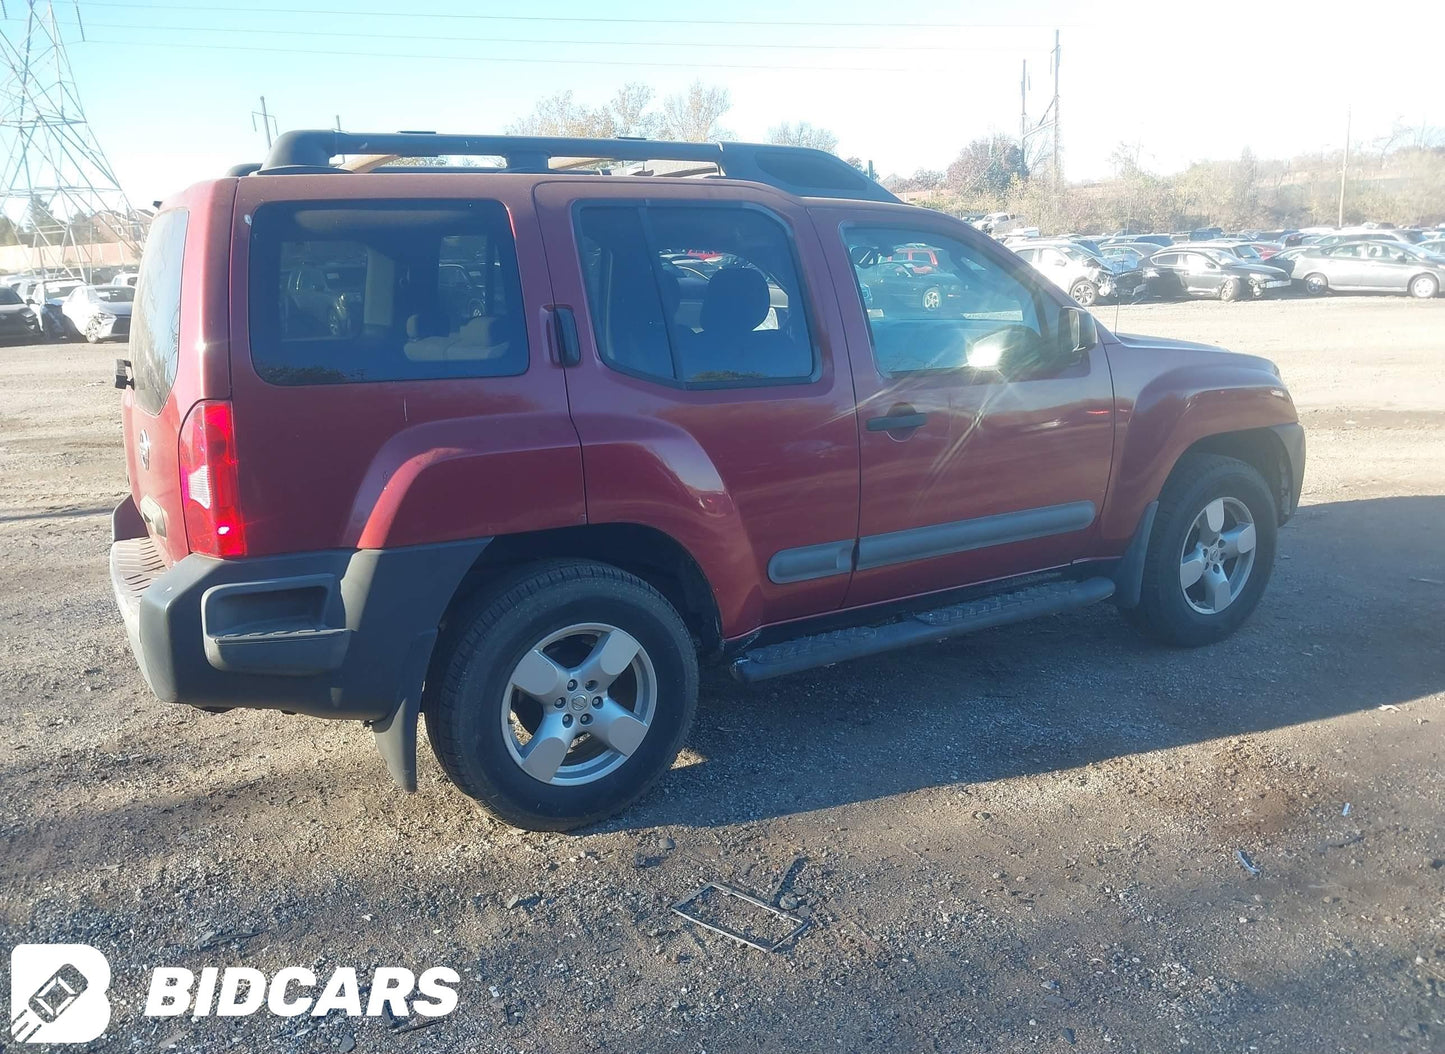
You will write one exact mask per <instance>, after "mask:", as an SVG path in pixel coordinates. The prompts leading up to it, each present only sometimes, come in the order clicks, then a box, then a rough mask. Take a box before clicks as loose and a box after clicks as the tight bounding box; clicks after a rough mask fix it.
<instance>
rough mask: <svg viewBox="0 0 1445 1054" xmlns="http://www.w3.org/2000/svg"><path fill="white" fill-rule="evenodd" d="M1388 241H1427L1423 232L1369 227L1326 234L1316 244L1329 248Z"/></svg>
mask: <svg viewBox="0 0 1445 1054" xmlns="http://www.w3.org/2000/svg"><path fill="white" fill-rule="evenodd" d="M1361 240H1364V241H1386V242H1404V243H1406V244H1409V245H1414V244H1416V243H1417V242H1422V241H1424V240H1425V234H1424V232H1423V231H1410V230H1401V229H1399V228H1395V227H1369V228H1361V229H1357V230H1350V231H1339V232H1337V233H1335V234H1326V235H1324V236H1323V237H1321V238H1320V239H1319V240H1317V241H1316V242H1315V243H1314V244H1315V245H1316V246H1318V247H1320V248H1322V249H1323V248H1328V247H1329V246H1331V245H1339V244H1340V243H1341V242H1352V241H1361Z"/></svg>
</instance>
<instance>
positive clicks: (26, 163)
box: [0, 0, 144, 279]
mask: <svg viewBox="0 0 1445 1054" xmlns="http://www.w3.org/2000/svg"><path fill="white" fill-rule="evenodd" d="M18 2H19V3H23V4H24V5H25V15H24V31H23V35H21V32H20V31H19V30H18V29H17V30H15V31H14V32H11V31H8V30H7V31H6V32H4V33H3V34H0V59H3V62H4V66H5V69H4V76H5V85H4V89H3V93H0V156H3V157H4V159H5V161H4V165H5V167H4V168H3V169H0V194H3V201H0V212H3V214H4V216H5V218H6V219H8V220H9V221H10V224H11V227H12V230H13V232H14V234H15V236H16V238H17V239H18V240H19V241H20V243H21V244H22V245H28V246H31V247H33V249H34V250H35V251H34V252H33V253H32V254H31V255H32V259H31V264H30V265H31V266H33V267H35V268H37V269H40V270H44V271H45V272H46V273H47V274H52V275H69V276H73V277H81V278H87V279H88V278H90V271H91V270H92V268H94V267H96V266H97V265H101V264H121V263H128V262H132V261H134V260H135V259H137V258H138V256H139V252H140V243H141V242H142V241H143V240H144V219H143V217H142V216H140V215H139V214H138V213H136V212H135V210H133V209H132V208H131V207H130V202H129V201H127V200H126V196H125V193H124V192H123V191H122V190H121V189H120V184H119V182H117V180H116V178H115V173H114V172H113V171H112V170H111V167H110V162H109V161H107V160H106V158H105V152H104V151H103V150H101V148H100V143H99V141H97V139H96V138H95V133H94V131H93V130H92V129H91V127H90V124H89V123H88V122H87V121H86V119H85V110H84V108H83V107H82V106H81V104H80V94H79V92H78V91H77V90H76V87H75V75H74V73H73V71H72V70H71V66H70V59H69V57H68V56H67V55H66V52H65V41H64V40H63V39H62V37H61V32H60V22H59V21H58V20H57V19H56V15H55V5H54V3H53V0H18ZM16 3H17V0H8V6H9V7H12V8H13V7H14V6H15V5H16ZM6 6H7V0H0V14H3V15H4V16H5V17H6V18H7V19H8V18H9V15H10V12H9V11H6V10H5V7H6ZM18 21H20V20H19V19H17V22H18ZM73 28H75V29H76V30H77V31H78V32H79V33H80V37H81V39H82V40H84V39H85V30H84V26H83V25H82V24H81V22H80V8H79V5H78V4H77V5H76V8H75V23H74V26H73Z"/></svg>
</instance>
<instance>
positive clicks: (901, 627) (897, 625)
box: [729, 578, 1114, 682]
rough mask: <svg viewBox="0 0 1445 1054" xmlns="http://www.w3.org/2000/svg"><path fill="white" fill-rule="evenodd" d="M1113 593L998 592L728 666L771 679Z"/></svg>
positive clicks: (1094, 585)
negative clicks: (979, 598)
mask: <svg viewBox="0 0 1445 1054" xmlns="http://www.w3.org/2000/svg"><path fill="white" fill-rule="evenodd" d="M1113 595H1114V582H1113V580H1112V579H1108V578H1088V579H1085V580H1084V581H1082V582H1050V583H1048V584H1046V585H1037V586H1026V587H1025V588H1023V589H1019V590H1016V591H1015V592H1012V593H999V594H996V595H994V596H990V597H984V598H983V599H981V600H969V601H965V602H964V603H962V604H953V605H951V606H949V607H946V608H936V609H934V610H932V611H920V612H918V613H916V614H913V615H909V616H907V617H905V618H902V619H899V620H898V621H896V622H886V623H884V624H883V625H881V626H856V627H854V628H851V629H840V630H833V631H831V632H829V633H819V634H818V635H816V636H813V637H799V638H798V639H797V640H789V641H783V642H782V643H781V644H768V645H765V646H764V647H761V648H754V649H753V650H752V651H748V652H745V653H743V654H742V655H741V656H739V657H738V658H737V659H734V660H733V662H732V664H731V666H730V667H729V669H731V670H732V675H733V676H734V677H735V678H737V679H738V680H739V681H746V682H752V681H765V680H767V679H768V678H769V677H781V676H783V675H784V674H788V673H798V672H799V671H801V670H811V669H813V668H814V667H817V666H831V665H832V664H833V663H835V662H843V661H845V660H847V659H861V658H863V657H864V656H865V655H877V654H879V653H881V652H885V651H892V650H894V649H895V648H907V647H911V646H912V645H914V644H926V643H928V642H930V641H940V640H944V639H945V638H948V637H957V636H960V635H961V634H964V633H973V632H975V631H976V630H981V629H990V628H992V627H994V626H1006V625H1008V624H1009V623H1011V622H1023V621H1024V620H1026V619H1031V618H1037V617H1039V616H1040V615H1055V614H1058V613H1059V612H1061V611H1073V610H1074V609H1075V608H1081V607H1086V606H1087V605H1089V604H1096V603H1098V602H1099V601H1101V600H1108V599H1109V597H1111V596H1113Z"/></svg>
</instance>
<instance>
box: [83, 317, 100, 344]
mask: <svg viewBox="0 0 1445 1054" xmlns="http://www.w3.org/2000/svg"><path fill="white" fill-rule="evenodd" d="M85 339H86V342H87V343H90V344H99V343H100V323H99V322H97V321H96V320H95V319H91V320H90V321H89V322H87V323H86V324H85Z"/></svg>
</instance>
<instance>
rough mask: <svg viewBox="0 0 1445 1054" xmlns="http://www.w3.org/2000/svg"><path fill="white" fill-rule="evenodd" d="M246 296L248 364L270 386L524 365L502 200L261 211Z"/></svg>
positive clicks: (476, 372) (499, 370)
mask: <svg viewBox="0 0 1445 1054" xmlns="http://www.w3.org/2000/svg"><path fill="white" fill-rule="evenodd" d="M250 289H251V293H250V299H251V305H250V323H251V362H252V364H253V365H254V366H255V368H256V372H257V373H258V374H260V376H261V377H262V379H264V380H266V381H269V382H270V383H272V384H283V385H306V384H346V383H353V382H363V381H407V380H436V379H441V378H447V377H505V376H514V375H516V374H520V373H525V372H526V370H527V331H526V312H525V311H524V309H523V306H522V287H521V281H520V279H519V277H518V273H517V253H516V245H515V243H514V241H513V238H512V227H511V221H510V219H509V217H508V215H507V211H506V209H505V208H504V207H503V206H502V205H501V203H500V202H495V201H380V202H369V203H366V204H348V205H347V206H345V207H343V208H331V207H319V206H317V205H315V204H289V203H288V204H272V205H265V206H262V207H261V208H259V209H257V210H256V214H255V217H254V219H253V222H252V228H251V271H250Z"/></svg>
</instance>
